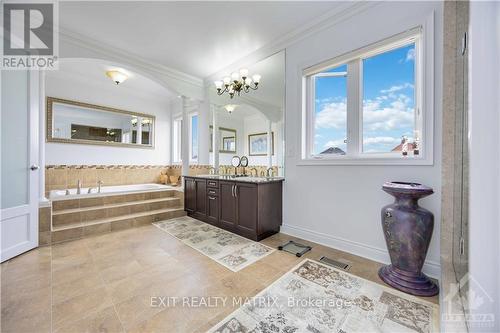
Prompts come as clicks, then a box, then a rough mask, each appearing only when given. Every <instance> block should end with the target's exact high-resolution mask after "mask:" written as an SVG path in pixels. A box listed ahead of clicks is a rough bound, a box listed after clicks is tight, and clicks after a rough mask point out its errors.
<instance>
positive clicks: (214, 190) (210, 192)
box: [207, 187, 219, 196]
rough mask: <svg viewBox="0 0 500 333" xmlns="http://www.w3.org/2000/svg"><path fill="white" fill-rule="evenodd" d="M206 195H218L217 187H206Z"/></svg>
mask: <svg viewBox="0 0 500 333" xmlns="http://www.w3.org/2000/svg"><path fill="white" fill-rule="evenodd" d="M207 195H209V196H214V195H215V196H218V195H219V189H218V188H212V187H207Z"/></svg>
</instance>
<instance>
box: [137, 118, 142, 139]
mask: <svg viewBox="0 0 500 333" xmlns="http://www.w3.org/2000/svg"><path fill="white" fill-rule="evenodd" d="M136 127H137V133H136V134H137V135H136V138H137V140H136V142H137V144H139V145H140V144H142V117H137V125H136Z"/></svg>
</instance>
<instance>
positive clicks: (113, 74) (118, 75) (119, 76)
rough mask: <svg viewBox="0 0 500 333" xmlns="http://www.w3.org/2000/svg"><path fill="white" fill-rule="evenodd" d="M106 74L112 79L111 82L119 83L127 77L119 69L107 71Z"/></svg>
mask: <svg viewBox="0 0 500 333" xmlns="http://www.w3.org/2000/svg"><path fill="white" fill-rule="evenodd" d="M106 76H107V77H109V78H110V79H111V80H113V82H114V83H116V84H120V83H122V82H123V81H125V80H126V79H128V76H127V74H124V73H122V72H120V71H107V72H106Z"/></svg>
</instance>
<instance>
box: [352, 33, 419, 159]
mask: <svg viewBox="0 0 500 333" xmlns="http://www.w3.org/2000/svg"><path fill="white" fill-rule="evenodd" d="M362 68H363V77H362V79H363V115H362V118H363V152H364V153H391V152H394V153H397V154H400V155H401V156H403V155H402V153H401V149H402V144H401V141H402V140H403V138H404V139H405V140H407V141H408V143H409V144H407V148H411V147H408V146H409V145H411V144H412V143H413V142H415V140H416V138H417V137H418V136H417V135H416V125H417V124H416V123H417V117H416V113H415V109H416V108H415V43H414V42H412V43H410V44H408V45H405V46H402V47H398V48H396V49H392V50H389V51H385V52H382V53H380V54H376V55H373V56H370V57H366V58H364V59H363V60H362ZM408 150H409V153H413V149H408Z"/></svg>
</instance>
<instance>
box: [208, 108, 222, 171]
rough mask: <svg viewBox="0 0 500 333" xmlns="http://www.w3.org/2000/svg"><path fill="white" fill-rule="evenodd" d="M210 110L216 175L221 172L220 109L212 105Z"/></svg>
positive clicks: (213, 161) (213, 162) (213, 164)
mask: <svg viewBox="0 0 500 333" xmlns="http://www.w3.org/2000/svg"><path fill="white" fill-rule="evenodd" d="M210 110H211V111H212V131H213V136H214V137H213V140H212V154H213V155H212V156H213V158H212V166H213V167H214V169H215V171H216V173H217V172H218V171H219V145H220V136H219V130H218V129H219V116H218V107H217V106H215V105H213V104H210Z"/></svg>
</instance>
